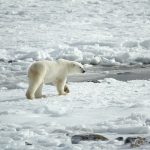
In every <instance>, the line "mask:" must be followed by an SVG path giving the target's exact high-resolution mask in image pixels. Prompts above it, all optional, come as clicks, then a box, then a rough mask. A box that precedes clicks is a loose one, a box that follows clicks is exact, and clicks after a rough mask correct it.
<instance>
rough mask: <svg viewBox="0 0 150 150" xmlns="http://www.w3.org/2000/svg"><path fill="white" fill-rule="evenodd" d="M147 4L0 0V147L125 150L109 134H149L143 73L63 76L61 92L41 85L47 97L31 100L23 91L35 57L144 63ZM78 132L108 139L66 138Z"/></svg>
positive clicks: (148, 60)
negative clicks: (91, 78)
mask: <svg viewBox="0 0 150 150" xmlns="http://www.w3.org/2000/svg"><path fill="white" fill-rule="evenodd" d="M149 7H150V2H149V0H140V1H139V0H126V1H124V0H63V1H62V0H25V1H20V0H1V1H0V150H4V149H5V150H18V149H19V150H24V149H25V150H30V149H35V150H41V149H42V150H49V149H53V150H55V149H56V150H57V149H59V150H60V149H61V150H71V149H73V150H81V149H87V150H90V149H94V150H96V149H104V150H109V149H111V150H113V149H114V150H116V149H129V146H127V145H124V144H123V142H122V141H116V140H115V138H116V137H120V136H123V137H127V136H134V135H138V136H144V137H148V136H149V134H150V111H149V107H150V101H149V98H150V93H149V91H150V80H133V81H127V82H123V81H118V80H115V79H111V78H110V79H104V80H99V81H98V82H96V83H94V82H79V83H73V82H70V83H69V87H70V90H71V93H70V94H69V95H67V96H58V95H57V93H56V89H55V87H53V86H51V85H46V86H45V87H44V93H45V94H46V95H47V98H43V99H38V100H33V101H28V100H27V99H26V98H25V91H26V89H27V86H28V85H27V70H28V67H29V65H30V64H31V63H32V62H33V61H36V60H43V59H48V60H55V59H58V58H65V59H69V60H75V61H79V62H81V63H83V64H84V66H85V68H86V69H89V68H92V65H100V66H101V65H103V66H109V67H110V70H111V69H112V68H111V66H124V65H125V66H128V65H133V64H134V65H137V66H138V65H139V66H140V65H142V64H150V52H149V50H150V37H149V35H150V9H149ZM91 70H92V69H91ZM130 71H131V70H130ZM130 71H129V72H127V73H131V72H130ZM93 72H94V71H93ZM93 72H91V74H90V73H89V75H94V74H92V73H93ZM87 74H88V73H87ZM97 74H100V75H101V74H102V75H106V74H109V70H105V69H104V71H103V70H101V69H99V70H98V72H97ZM133 75H134V74H133ZM77 77H79V78H81V80H82V78H84V77H82V76H76V77H75V78H77ZM82 133H98V134H102V135H104V136H106V137H107V138H109V139H110V140H109V141H90V142H86V141H84V142H80V143H79V144H76V145H73V144H71V136H72V135H75V134H82ZM140 148H143V149H147V150H149V149H150V146H149V145H143V146H141V147H140ZM140 148H139V149H140ZM137 149H138V148H137Z"/></svg>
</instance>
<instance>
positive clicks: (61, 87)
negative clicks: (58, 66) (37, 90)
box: [56, 79, 67, 95]
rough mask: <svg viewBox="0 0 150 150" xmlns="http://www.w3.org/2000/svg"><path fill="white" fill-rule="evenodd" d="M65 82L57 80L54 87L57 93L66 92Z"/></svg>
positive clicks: (64, 93)
mask: <svg viewBox="0 0 150 150" xmlns="http://www.w3.org/2000/svg"><path fill="white" fill-rule="evenodd" d="M65 84H66V80H62V79H61V80H57V83H56V87H57V91H58V94H59V95H66V94H67V93H66V92H65V91H64V88H65Z"/></svg>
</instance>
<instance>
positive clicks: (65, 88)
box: [64, 84, 70, 93]
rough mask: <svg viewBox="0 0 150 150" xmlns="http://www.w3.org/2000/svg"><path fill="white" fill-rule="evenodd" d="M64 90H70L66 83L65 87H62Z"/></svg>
mask: <svg viewBox="0 0 150 150" xmlns="http://www.w3.org/2000/svg"><path fill="white" fill-rule="evenodd" d="M64 91H65V92H66V93H69V92H70V90H69V88H68V86H67V84H66V85H65V87H64Z"/></svg>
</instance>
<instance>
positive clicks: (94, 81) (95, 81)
mask: <svg viewBox="0 0 150 150" xmlns="http://www.w3.org/2000/svg"><path fill="white" fill-rule="evenodd" d="M87 82H93V83H100V81H98V80H89V81H87Z"/></svg>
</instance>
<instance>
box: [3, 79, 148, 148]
mask: <svg viewBox="0 0 150 150" xmlns="http://www.w3.org/2000/svg"><path fill="white" fill-rule="evenodd" d="M21 85H22V86H21V87H22V88H20V89H10V90H6V89H3V90H1V92H0V95H1V97H0V98H1V99H0V108H1V109H0V145H1V147H0V148H1V149H14V150H17V149H36V150H38V149H43V150H44V149H45V150H46V149H47V150H48V149H107V150H108V149H119V148H120V149H121V148H126V149H128V148H129V147H127V146H124V145H123V142H119V141H118V142H117V141H115V140H114V139H115V138H116V137H118V136H124V137H126V136H133V135H140V136H148V135H149V133H150V128H149V126H150V111H149V107H150V101H149V97H150V93H149V91H150V81H146V80H134V81H128V82H123V81H117V80H115V79H111V78H110V79H104V80H100V83H93V82H82V83H69V86H70V89H71V93H70V94H69V95H67V96H58V95H57V94H56V89H55V87H54V86H51V85H46V86H45V88H44V93H45V94H46V95H47V98H44V99H38V100H33V101H31V100H27V99H26V98H25V95H24V94H25V90H26V86H27V84H21ZM77 133H78V134H79V133H99V134H102V135H104V136H106V137H108V138H109V139H110V141H106V142H101V141H99V142H98V141H95V142H80V144H78V145H72V144H71V135H74V134H77ZM25 142H28V143H30V144H32V145H26V144H25ZM149 147H150V146H148V145H144V146H142V148H145V149H149Z"/></svg>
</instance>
